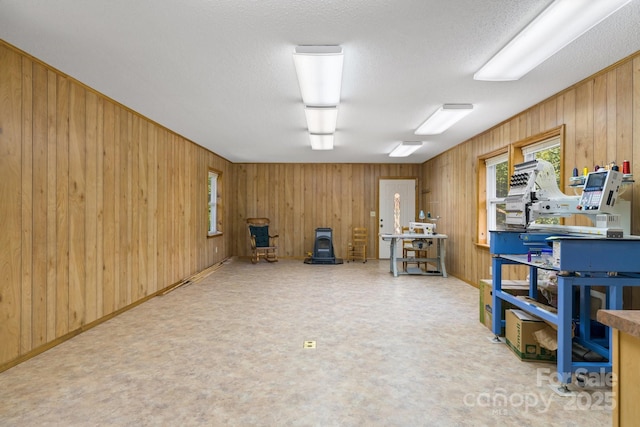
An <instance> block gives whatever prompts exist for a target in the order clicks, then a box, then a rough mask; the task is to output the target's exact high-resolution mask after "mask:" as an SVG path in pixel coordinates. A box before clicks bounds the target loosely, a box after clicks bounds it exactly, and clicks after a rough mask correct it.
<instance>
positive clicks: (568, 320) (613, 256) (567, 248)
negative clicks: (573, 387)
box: [490, 231, 640, 385]
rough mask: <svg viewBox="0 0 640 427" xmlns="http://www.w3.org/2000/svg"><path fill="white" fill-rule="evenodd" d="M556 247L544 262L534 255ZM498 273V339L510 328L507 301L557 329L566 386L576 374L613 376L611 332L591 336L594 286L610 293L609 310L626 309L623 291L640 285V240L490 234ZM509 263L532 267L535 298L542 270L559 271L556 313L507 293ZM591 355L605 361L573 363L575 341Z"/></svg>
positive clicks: (495, 309)
mask: <svg viewBox="0 0 640 427" xmlns="http://www.w3.org/2000/svg"><path fill="white" fill-rule="evenodd" d="M542 248H552V249H553V258H552V260H549V261H548V262H544V263H543V262H541V261H540V260H539V258H538V257H536V256H535V255H534V257H533V258H531V257H530V256H529V254H530V253H531V252H533V253H536V252H539V251H540V250H541V249H542ZM490 250H491V254H492V257H493V258H492V268H493V301H492V303H493V313H494V317H493V323H492V331H493V333H494V334H495V335H496V336H498V335H500V334H501V333H502V328H503V327H504V326H505V322H504V318H502V316H501V314H500V313H502V311H501V310H502V302H503V301H507V302H510V303H511V304H513V305H515V306H517V307H518V308H520V309H522V310H524V311H527V312H529V313H531V314H533V315H535V316H537V317H539V318H541V319H543V320H545V321H546V322H548V323H551V324H553V325H556V326H557V330H558V351H557V373H558V380H559V381H560V382H561V383H562V384H565V385H566V384H569V383H571V378H572V373H573V372H575V371H576V370H578V369H581V370H585V371H587V372H601V370H602V369H604V370H605V371H606V372H609V371H611V361H612V360H613V359H612V357H611V351H612V350H611V349H612V343H611V333H610V330H609V328H608V327H607V328H606V335H605V339H594V338H592V337H591V318H590V311H591V287H592V286H600V287H605V289H606V301H607V302H606V308H607V309H610V310H620V309H622V291H623V288H624V287H625V286H640V238H637V237H635V236H630V237H628V238H624V239H607V238H603V237H592V236H589V237H581V236H572V235H558V234H557V233H553V234H551V233H544V232H531V233H528V232H523V231H491V245H490ZM509 264H519V265H526V266H528V267H529V272H530V274H529V278H530V280H529V296H530V297H531V298H533V299H535V298H536V296H537V295H536V293H537V280H538V268H543V269H547V270H554V271H556V272H557V276H558V306H557V312H553V310H547V309H545V308H544V307H539V306H537V305H535V304H532V303H530V302H527V301H525V300H522V299H519V298H516V297H514V296H513V295H510V294H508V293H506V292H503V291H502V266H503V265H509ZM576 292H577V293H578V295H579V304H578V306H579V309H578V308H577V307H576V304H574V301H575V298H574V296H575V293H576ZM574 319H576V320H578V323H579V329H578V331H577V332H578V333H577V334H576V337H575V338H572V323H573V320H574ZM573 341H576V342H577V343H578V344H580V345H582V346H583V347H585V348H587V349H589V350H592V351H594V352H596V353H598V354H600V355H601V356H603V357H604V358H606V359H607V361H605V362H583V361H576V362H574V361H573V360H572V342H573Z"/></svg>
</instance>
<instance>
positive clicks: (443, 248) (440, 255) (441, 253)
mask: <svg viewBox="0 0 640 427" xmlns="http://www.w3.org/2000/svg"><path fill="white" fill-rule="evenodd" d="M436 240H437V241H438V261H440V271H441V272H442V277H447V267H445V266H444V258H445V255H446V253H447V247H446V246H445V244H444V242H443V241H442V240H443V239H436Z"/></svg>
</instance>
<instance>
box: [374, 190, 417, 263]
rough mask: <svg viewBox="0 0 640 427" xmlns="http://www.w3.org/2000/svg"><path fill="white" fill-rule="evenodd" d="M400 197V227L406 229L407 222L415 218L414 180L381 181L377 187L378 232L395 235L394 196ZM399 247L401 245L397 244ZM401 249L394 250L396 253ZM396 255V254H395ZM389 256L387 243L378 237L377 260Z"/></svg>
mask: <svg viewBox="0 0 640 427" xmlns="http://www.w3.org/2000/svg"><path fill="white" fill-rule="evenodd" d="M396 194H398V195H399V196H400V203H399V205H400V227H408V226H409V221H415V216H416V180H415V179H381V180H380V184H379V187H378V203H379V205H378V232H379V233H395V229H394V207H395V200H394V199H395V195H396ZM399 245H401V243H400V242H399ZM401 249H402V248H400V247H398V248H396V251H398V250H401ZM396 253H398V252H396ZM390 256H391V253H390V246H389V241H384V240H382V239H381V238H380V237H378V258H380V259H389V257H390Z"/></svg>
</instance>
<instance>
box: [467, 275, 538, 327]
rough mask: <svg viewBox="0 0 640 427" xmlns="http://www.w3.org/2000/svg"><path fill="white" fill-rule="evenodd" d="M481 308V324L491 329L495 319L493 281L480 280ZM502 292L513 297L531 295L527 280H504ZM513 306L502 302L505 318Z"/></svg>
mask: <svg viewBox="0 0 640 427" xmlns="http://www.w3.org/2000/svg"><path fill="white" fill-rule="evenodd" d="M479 288H480V298H479V300H480V307H479V318H480V323H482V324H483V325H485V326H486V327H487V328H489V329H491V321H492V320H491V319H492V317H493V300H492V297H493V282H492V281H491V279H482V280H480V286H479ZM502 290H503V291H505V292H507V293H509V294H511V295H515V296H518V295H529V282H527V281H526V280H503V281H502ZM512 307H513V305H511V304H509V303H508V302H505V301H503V302H502V313H503V318H504V312H505V310H506V309H508V308H512Z"/></svg>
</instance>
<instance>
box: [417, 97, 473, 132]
mask: <svg viewBox="0 0 640 427" xmlns="http://www.w3.org/2000/svg"><path fill="white" fill-rule="evenodd" d="M472 111H473V105H472V104H444V105H443V106H442V107H440V108H438V110H437V111H436V112H435V113H433V114H432V115H431V116H430V117H429V118H428V119H427V120H426V121H425V122H424V123H422V124H421V125H420V127H418V129H416V132H415V134H416V135H438V134H441V133H442V132H444V131H445V130H447V129H449V128H450V127H451V126H453V125H454V124H456V123H457V122H458V121H460V120H461V119H462V118H463V117H465V116H467V115H468V114H469V113H471V112H472Z"/></svg>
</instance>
